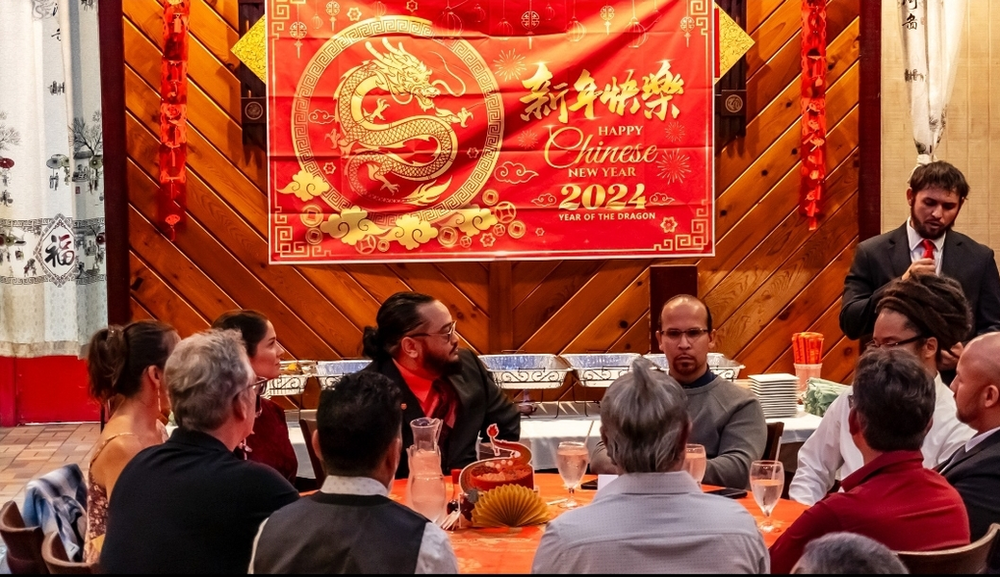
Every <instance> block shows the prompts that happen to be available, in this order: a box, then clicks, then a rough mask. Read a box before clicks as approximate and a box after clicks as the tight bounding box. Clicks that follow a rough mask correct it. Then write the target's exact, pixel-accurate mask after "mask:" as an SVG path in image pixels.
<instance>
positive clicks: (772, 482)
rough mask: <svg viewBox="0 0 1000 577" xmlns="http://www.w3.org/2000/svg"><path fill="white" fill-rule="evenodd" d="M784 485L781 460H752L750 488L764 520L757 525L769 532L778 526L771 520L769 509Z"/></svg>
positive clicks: (776, 502) (775, 501) (783, 471)
mask: <svg viewBox="0 0 1000 577" xmlns="http://www.w3.org/2000/svg"><path fill="white" fill-rule="evenodd" d="M784 487H785V468H784V466H782V464H781V461H754V462H753V463H751V464H750V488H751V489H752V490H753V498H754V501H757V506H758V507H760V510H761V512H762V513H764V521H762V522H761V523H760V524H759V525H758V527H759V528H760V530H761V531H763V532H765V533H769V532H771V531H776V530H777V529H778V527H777V526H776V525H774V524H773V523H772V522H771V511H772V510H773V509H774V506H775V505H777V504H778V500H779V499H781V491H782V489H784Z"/></svg>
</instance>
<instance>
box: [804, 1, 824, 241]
mask: <svg viewBox="0 0 1000 577" xmlns="http://www.w3.org/2000/svg"><path fill="white" fill-rule="evenodd" d="M801 105H802V140H801V143H800V145H799V157H800V158H801V160H802V165H801V168H800V171H801V180H800V185H799V211H800V212H801V213H802V214H803V215H805V216H806V218H808V220H809V230H816V227H817V226H818V223H819V214H820V210H821V204H820V203H821V201H822V200H823V194H824V192H825V189H826V0H802V98H801Z"/></svg>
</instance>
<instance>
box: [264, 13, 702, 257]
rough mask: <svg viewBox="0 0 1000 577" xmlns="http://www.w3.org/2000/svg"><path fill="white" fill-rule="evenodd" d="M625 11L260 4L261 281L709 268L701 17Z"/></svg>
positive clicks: (700, 15) (696, 14)
mask: <svg viewBox="0 0 1000 577" xmlns="http://www.w3.org/2000/svg"><path fill="white" fill-rule="evenodd" d="M634 4H635V5H634V13H633V3H632V1H631V0H618V1H617V2H606V1H603V0H602V1H594V0H576V1H575V2H573V3H572V4H567V3H548V4H547V3H545V2H544V0H532V2H528V1H527V0H524V1H522V2H513V1H508V0H494V1H492V2H485V1H482V0H479V1H477V2H454V1H451V0H420V1H419V2H415V1H414V0H381V1H379V2H354V1H348V0H344V1H340V2H339V12H337V13H338V14H340V15H341V16H344V15H346V20H344V19H339V20H337V26H336V27H335V28H334V27H333V26H322V27H318V28H317V27H312V26H308V25H307V24H306V23H308V22H311V21H313V20H314V19H313V16H318V17H320V18H324V17H326V16H327V15H330V16H332V15H333V12H330V13H327V12H325V11H324V12H322V13H320V12H317V11H316V10H317V9H324V7H318V8H317V7H315V6H313V3H309V2H291V1H289V0H268V5H267V9H266V11H265V13H266V16H265V17H266V19H267V26H268V30H267V58H268V66H267V69H268V80H267V93H268V116H269V118H268V138H269V146H268V161H269V174H268V179H269V183H268V193H269V202H270V211H269V218H270V223H269V234H268V237H269V243H270V261H271V262H274V263H317V262H374V261H383V260H394V261H401V260H402V261H406V260H411V261H418V260H422V261H428V260H484V259H487V260H488V259H498V258H522V259H523V258H553V259H562V258H617V257H621V258H636V257H639V256H644V257H669V256H709V255H712V254H714V243H715V239H714V220H715V219H714V197H715V195H714V182H713V175H714V168H713V160H714V154H713V147H712V134H713V125H714V122H713V110H712V103H713V86H712V85H713V79H714V72H715V70H716V69H715V60H714V55H713V52H714V48H715V38H714V25H715V17H714V13H713V10H714V9H715V7H714V6H713V5H712V4H711V3H706V2H701V1H698V0H685V1H682V2H663V3H653V2H648V3H647V2H635V3H634ZM476 6H479V7H480V10H481V11H482V13H484V14H485V15H486V18H481V17H480V16H481V15H480V10H476ZM483 6H485V8H483ZM550 8H551V10H550ZM515 15H516V16H515ZM515 17H516V18H517V20H516V23H517V26H512V25H511V22H510V21H508V20H507V18H512V19H513V18H515ZM633 19H634V22H633ZM571 22H572V23H573V24H574V25H573V26H572V27H571V26H570V24H571ZM300 24H301V25H300ZM575 24H579V25H580V26H579V27H577V26H576V25H575ZM581 30H582V31H584V32H582V33H579V31H581ZM568 31H569V32H568ZM568 33H571V36H570V37H569V39H570V40H571V41H572V43H571V44H570V43H567V34H568ZM567 46H572V47H573V50H567ZM636 47H638V48H636Z"/></svg>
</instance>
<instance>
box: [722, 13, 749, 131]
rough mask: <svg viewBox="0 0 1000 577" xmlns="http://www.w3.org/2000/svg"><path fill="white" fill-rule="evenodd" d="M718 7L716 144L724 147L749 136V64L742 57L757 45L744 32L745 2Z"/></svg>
mask: <svg viewBox="0 0 1000 577" xmlns="http://www.w3.org/2000/svg"><path fill="white" fill-rule="evenodd" d="M716 4H717V5H718V8H717V9H716V10H715V18H716V24H715V28H716V30H717V31H718V32H717V34H716V43H717V47H716V54H717V55H718V56H717V57H716V59H715V68H716V70H715V113H716V125H715V143H716V146H719V147H721V146H724V145H725V144H726V143H728V142H729V141H730V140H732V139H734V138H736V137H738V136H745V135H746V128H747V106H746V104H747V64H746V58H744V57H743V56H744V55H745V54H746V53H747V51H748V50H750V47H751V46H753V44H754V42H753V38H751V37H750V35H748V34H747V33H746V32H745V31H744V30H743V28H744V27H745V26H746V13H747V7H746V0H719V1H718V2H716Z"/></svg>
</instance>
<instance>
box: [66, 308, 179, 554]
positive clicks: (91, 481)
mask: <svg viewBox="0 0 1000 577" xmlns="http://www.w3.org/2000/svg"><path fill="white" fill-rule="evenodd" d="M179 341H180V336H179V335H178V334H177V331H175V330H174V328H173V327H171V326H170V325H168V324H166V323H162V322H159V321H154V320H142V321H135V322H133V323H130V324H128V325H126V326H124V327H121V326H117V325H112V326H109V327H107V328H104V329H101V330H99V331H97V332H96V333H95V334H94V336H92V337H91V338H90V344H89V345H88V352H87V374H88V375H89V377H90V394H91V396H92V397H94V399H96V400H97V402H99V403H101V405H102V406H103V407H105V408H106V409H107V410H108V415H109V417H108V422H107V423H106V424H105V425H104V429H103V430H102V431H101V437H100V439H99V440H98V442H97V449H96V450H95V451H94V454H93V456H92V457H91V459H90V468H89V469H88V471H87V536H86V538H85V540H84V547H83V556H84V560H85V561H86V562H87V563H94V562H97V561H98V559H99V557H100V553H101V546H102V545H103V543H104V532H105V528H106V524H107V510H108V501H109V500H110V499H111V493H112V491H113V490H114V487H115V482H116V481H117V480H118V476H119V475H120V474H121V472H122V469H124V468H125V465H127V464H128V462H129V461H131V460H132V457H134V456H135V455H136V454H137V453H139V451H142V450H143V449H145V448H147V447H151V446H153V445H158V444H160V443H162V442H163V441H165V440H166V437H167V431H166V428H165V427H164V425H163V422H162V421H161V419H162V417H163V415H164V414H166V413H169V411H170V399H169V398H168V397H167V388H166V386H164V384H163V366H164V365H165V364H166V362H167V357H169V356H170V353H171V352H172V351H173V350H174V346H176V345H177V343H178V342H179Z"/></svg>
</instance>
